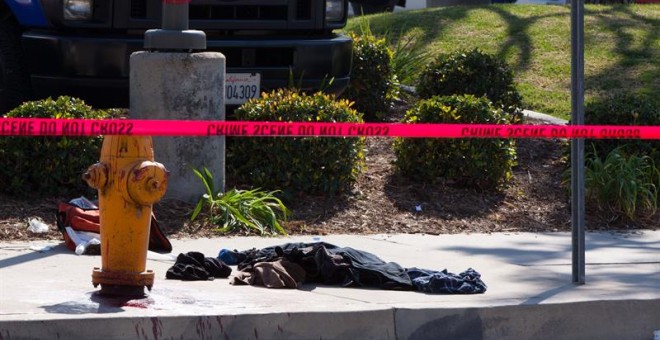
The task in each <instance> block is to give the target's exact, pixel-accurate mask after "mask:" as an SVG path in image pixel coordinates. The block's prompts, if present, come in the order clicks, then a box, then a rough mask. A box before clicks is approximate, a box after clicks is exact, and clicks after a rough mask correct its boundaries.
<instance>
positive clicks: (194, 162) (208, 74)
mask: <svg viewBox="0 0 660 340" xmlns="http://www.w3.org/2000/svg"><path fill="white" fill-rule="evenodd" d="M130 67H131V69H130V70H131V71H130V116H131V118H134V119H162V120H224V119H225V105H224V98H225V90H224V88H225V86H224V85H225V57H224V55H222V54H221V53H217V52H199V53H171V52H167V53H163V52H135V53H133V54H132V55H131V58H130ZM153 144H154V154H155V155H156V158H157V159H158V162H160V163H162V164H163V165H165V168H166V169H168V170H169V171H170V176H169V185H168V190H167V193H166V194H165V199H178V200H183V201H186V202H196V201H197V200H198V199H199V197H200V195H201V194H203V193H205V190H204V186H203V185H202V182H201V181H200V180H199V178H197V176H195V174H194V173H193V168H195V169H201V168H202V167H207V168H208V169H209V170H210V171H211V172H212V173H213V175H214V180H215V188H217V189H220V190H224V179H225V138H224V137H210V138H205V137H154V138H153Z"/></svg>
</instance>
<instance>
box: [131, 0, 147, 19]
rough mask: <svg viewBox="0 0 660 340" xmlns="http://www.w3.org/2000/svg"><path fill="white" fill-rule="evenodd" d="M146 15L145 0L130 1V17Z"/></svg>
mask: <svg viewBox="0 0 660 340" xmlns="http://www.w3.org/2000/svg"><path fill="white" fill-rule="evenodd" d="M146 17H147V0H133V1H131V18H135V19H144V18H146Z"/></svg>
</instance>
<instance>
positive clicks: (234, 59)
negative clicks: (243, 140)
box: [0, 0, 352, 115]
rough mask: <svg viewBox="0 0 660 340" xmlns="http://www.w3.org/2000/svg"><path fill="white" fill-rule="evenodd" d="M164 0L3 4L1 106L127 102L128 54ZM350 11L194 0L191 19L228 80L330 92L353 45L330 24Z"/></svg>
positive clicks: (329, 5) (318, 4) (287, 2)
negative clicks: (56, 100) (52, 100)
mask: <svg viewBox="0 0 660 340" xmlns="http://www.w3.org/2000/svg"><path fill="white" fill-rule="evenodd" d="M162 6H163V4H162V0H2V1H0V14H1V16H0V110H2V111H1V112H3V113H4V112H6V111H7V110H9V109H11V108H13V107H15V106H16V105H18V104H20V102H21V101H22V100H25V99H30V98H45V97H48V96H51V97H55V96H58V95H63V94H65V95H71V96H77V97H81V98H83V99H85V100H86V101H87V102H88V103H90V104H92V105H95V106H97V107H128V75H129V56H130V54H131V53H132V52H134V51H137V50H142V49H143V37H144V32H145V31H146V30H147V29H152V28H160V27H161V24H162V23H161V14H162ZM347 9H348V0H191V1H190V3H189V20H190V28H191V29H196V30H202V31H204V32H205V33H206V37H207V51H219V52H221V53H223V54H224V55H225V57H226V62H227V76H228V77H229V76H230V75H233V74H236V75H238V77H237V79H248V81H249V82H250V86H252V87H253V86H254V82H255V79H257V84H258V90H259V91H264V90H268V89H272V88H277V87H282V86H286V85H287V84H288V82H289V79H291V76H293V79H295V82H296V84H299V83H300V84H301V85H302V87H303V88H304V89H318V88H320V87H321V86H323V87H325V86H327V83H328V81H329V80H330V79H333V81H332V82H331V84H330V86H329V87H327V88H326V91H331V92H335V93H339V92H341V91H342V90H343V89H344V88H345V87H346V86H347V84H348V81H349V75H350V68H351V60H352V41H351V39H350V38H349V37H347V36H344V35H340V34H336V33H334V32H333V30H335V29H339V28H342V27H344V26H345V24H346V19H347ZM246 76H247V77H246ZM255 76H256V77H255ZM235 85H236V84H235ZM239 85H240V84H239ZM259 91H257V93H258V92H259ZM243 100H247V98H243ZM234 104H236V103H234ZM0 115H2V113H0Z"/></svg>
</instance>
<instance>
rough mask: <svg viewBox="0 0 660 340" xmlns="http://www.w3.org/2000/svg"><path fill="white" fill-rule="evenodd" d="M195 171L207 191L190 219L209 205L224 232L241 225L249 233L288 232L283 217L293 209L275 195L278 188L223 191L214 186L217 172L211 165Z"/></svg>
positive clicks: (210, 218)
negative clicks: (209, 167) (266, 190)
mask: <svg viewBox="0 0 660 340" xmlns="http://www.w3.org/2000/svg"><path fill="white" fill-rule="evenodd" d="M193 171H194V172H195V175H197V177H199V179H200V180H201V181H202V183H203V184H204V188H205V189H206V194H204V195H203V196H202V198H200V200H199V202H198V203H197V206H196V207H195V210H194V211H193V214H192V216H191V217H190V220H194V219H195V218H196V217H197V215H199V213H200V212H201V211H202V208H203V207H204V206H208V209H209V215H208V216H209V221H210V223H211V224H215V225H219V226H220V227H218V228H217V229H216V230H217V231H218V232H220V233H228V232H232V231H234V230H236V229H238V230H243V231H245V232H247V233H250V232H252V231H256V232H257V233H258V234H259V235H275V234H281V235H286V231H285V230H284V228H282V226H281V225H280V220H282V221H286V218H287V215H288V214H289V209H287V207H286V206H285V205H284V203H282V201H281V200H280V199H279V198H277V197H275V196H274V194H275V193H276V192H274V191H273V192H265V191H261V190H259V189H253V190H239V189H232V190H229V191H227V192H225V193H223V192H221V191H220V190H216V188H215V187H214V185H213V174H211V172H210V171H209V170H208V169H207V168H204V169H203V170H202V171H199V170H197V169H194V170H193Z"/></svg>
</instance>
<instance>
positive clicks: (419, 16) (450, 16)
mask: <svg viewBox="0 0 660 340" xmlns="http://www.w3.org/2000/svg"><path fill="white" fill-rule="evenodd" d="M584 22H585V37H584V40H585V49H584V55H585V100H586V101H589V100H590V99H597V98H598V97H601V96H605V95H608V94H613V93H618V92H640V93H645V94H648V95H651V96H652V97H655V98H658V97H660V5H618V6H599V5H587V6H585V19H584ZM365 27H368V28H369V29H370V30H371V32H372V33H373V34H374V35H376V36H383V37H387V39H388V41H390V43H391V45H392V46H393V49H395V48H394V46H396V41H397V40H410V39H414V40H413V42H414V48H417V49H419V50H421V51H426V52H428V53H429V56H430V57H433V56H434V55H437V54H439V53H447V52H452V51H454V50H457V49H473V48H475V47H478V48H480V49H481V50H482V51H484V52H487V53H493V54H495V55H497V56H499V57H501V58H504V60H506V61H507V63H509V65H511V67H512V69H513V70H514V72H515V75H516V82H517V84H518V89H519V91H520V93H521V95H522V96H523V99H524V102H525V106H526V108H528V109H530V110H534V111H539V112H544V113H548V114H551V115H553V116H556V117H560V118H564V119H566V118H569V117H570V113H571V99H570V95H571V89H570V83H571V40H570V33H571V9H570V6H547V5H508V4H506V5H490V6H454V7H439V8H429V9H422V10H412V11H402V12H395V13H388V14H378V15H371V16H364V17H355V18H351V19H350V20H349V22H348V25H347V26H346V29H345V31H354V32H357V33H359V32H361V30H364V28H365ZM410 37H413V38H410ZM409 85H414V84H409ZM659 100H660V99H659Z"/></svg>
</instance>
